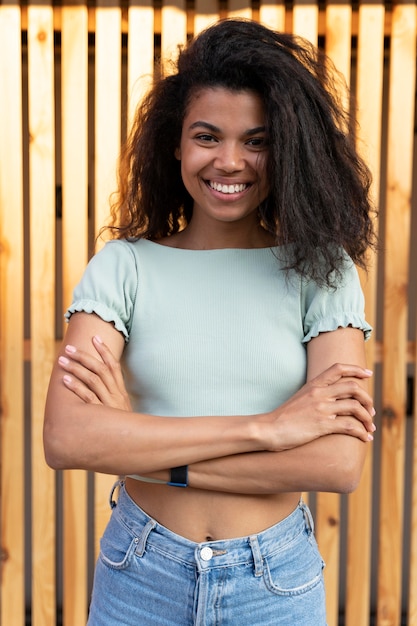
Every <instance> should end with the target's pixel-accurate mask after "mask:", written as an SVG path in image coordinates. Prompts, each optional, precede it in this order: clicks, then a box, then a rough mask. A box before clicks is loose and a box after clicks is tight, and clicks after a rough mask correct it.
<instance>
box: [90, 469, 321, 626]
mask: <svg viewBox="0 0 417 626" xmlns="http://www.w3.org/2000/svg"><path fill="white" fill-rule="evenodd" d="M112 498H113V496H111V497H110V500H111V505H112V507H113V512H112V515H111V519H110V521H109V524H108V526H107V528H106V530H105V532H104V535H103V537H102V540H101V550H100V556H99V558H98V563H97V567H96V571H95V577H94V588H93V596H92V602H91V607H90V616H89V621H88V625H89V626H122V625H123V626H281V625H282V626H283V625H285V626H325V624H326V616H325V597H324V585H323V566H324V564H323V560H322V558H321V556H320V554H319V551H318V548H317V544H316V540H315V538H314V529H313V521H312V517H311V513H310V511H309V509H308V507H307V506H306V505H305V504H304V503H303V502H300V503H299V505H298V506H297V508H296V509H295V510H294V511H293V512H292V513H291V514H290V515H289V516H288V517H286V518H285V519H284V520H282V521H281V522H279V523H278V524H276V525H275V526H272V527H271V528H268V529H267V530H264V531H262V532H260V533H258V534H254V535H251V536H249V537H241V538H238V539H227V540H220V541H209V542H204V543H194V542H193V541H189V540H188V539H185V538H184V537H181V536H179V535H177V534H175V533H173V532H171V531H170V530H168V529H167V528H165V527H164V526H161V525H160V524H159V523H158V522H156V521H155V520H154V519H152V518H151V517H149V516H148V515H147V514H146V513H145V512H144V511H142V510H141V509H140V508H139V507H138V506H137V504H135V502H134V501H133V500H132V499H131V498H130V496H129V495H128V493H127V492H126V489H125V486H124V483H123V481H121V482H120V490H119V497H118V501H117V503H116V502H114V501H113V499H112Z"/></svg>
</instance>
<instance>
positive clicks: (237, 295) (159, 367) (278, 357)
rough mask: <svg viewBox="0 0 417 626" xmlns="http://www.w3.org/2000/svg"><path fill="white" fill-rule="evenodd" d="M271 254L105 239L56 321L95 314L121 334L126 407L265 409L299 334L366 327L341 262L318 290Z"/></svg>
mask: <svg viewBox="0 0 417 626" xmlns="http://www.w3.org/2000/svg"><path fill="white" fill-rule="evenodd" d="M277 251H278V250H277V249H271V248H256V249H235V248H227V249H219V250H183V249H178V248H171V247H168V246H162V245H160V244H157V243H153V242H150V241H147V240H143V239H141V240H139V241H136V242H127V241H112V242H109V243H108V244H106V246H105V247H104V248H103V249H102V250H101V251H100V252H99V253H98V254H97V255H96V256H95V257H94V258H93V259H92V260H91V261H90V263H89V265H88V267H87V269H86V272H85V274H84V276H83V278H82V280H81V282H80V284H79V285H78V286H77V287H76V289H75V291H74V302H73V304H72V305H71V307H70V308H69V311H68V313H67V317H69V316H70V315H71V314H72V313H73V312H75V311H81V310H82V311H86V312H95V313H97V315H99V316H100V317H102V318H103V319H104V320H106V321H111V322H113V323H114V324H115V326H116V328H117V329H118V330H119V331H120V332H122V333H123V334H124V336H125V338H126V341H127V344H126V349H125V352H124V356H123V367H124V371H125V375H126V384H127V388H128V391H129V393H130V394H131V397H132V402H133V405H134V408H135V409H136V410H138V411H139V410H140V411H142V412H145V413H151V414H156V415H167V416H170V415H172V416H190V415H191V416H192V415H233V414H241V415H243V414H252V413H261V412H264V411H268V410H271V409H273V408H275V407H276V406H278V405H279V404H281V403H282V402H283V401H285V400H286V399H287V398H288V397H289V396H291V395H292V394H293V393H294V392H295V391H296V390H297V389H298V388H299V387H300V386H301V385H302V384H303V382H304V380H305V372H306V351H305V343H306V342H307V341H308V340H309V339H310V338H311V337H313V336H315V335H317V334H318V333H319V332H323V331H326V330H334V329H335V328H337V327H338V326H348V325H352V326H354V327H357V328H362V329H363V330H364V331H365V333H366V334H368V333H369V331H370V327H369V325H368V324H366V322H365V320H364V314H363V308H364V307H363V295H362V292H361V289H360V285H359V280H358V276H357V272H356V269H355V268H354V266H353V264H352V263H351V262H348V263H347V265H346V272H345V277H344V280H343V281H342V283H341V284H340V287H339V288H338V289H337V290H336V291H332V290H330V291H329V290H327V289H321V288H318V287H317V285H315V284H314V283H312V282H307V281H303V280H301V279H300V278H299V277H298V276H296V275H294V274H288V273H286V272H285V271H284V270H283V266H282V263H281V262H280V261H279V260H278V258H277Z"/></svg>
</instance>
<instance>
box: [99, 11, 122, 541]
mask: <svg viewBox="0 0 417 626" xmlns="http://www.w3.org/2000/svg"><path fill="white" fill-rule="evenodd" d="M95 60H96V64H95V176H94V181H95V193H94V197H95V227H96V232H98V231H99V229H100V228H101V227H102V226H103V225H104V224H105V222H107V218H108V215H109V199H110V196H111V194H112V193H113V192H114V191H115V190H116V188H117V182H116V166H117V160H118V156H119V153H120V140H121V9H120V6H119V4H118V3H117V2H114V1H113V0H98V1H97V5H96V56H95ZM98 243H99V245H101V244H102V242H100V241H99V242H98ZM113 480H114V479H113V478H112V477H111V476H108V475H103V474H96V475H95V483H94V487H95V506H94V512H95V542H96V553H98V549H99V544H98V541H99V538H100V537H101V535H102V533H103V530H104V527H105V525H106V524H107V521H108V519H109V511H110V509H109V506H108V497H107V496H108V492H109V490H110V487H111V485H112V482H113Z"/></svg>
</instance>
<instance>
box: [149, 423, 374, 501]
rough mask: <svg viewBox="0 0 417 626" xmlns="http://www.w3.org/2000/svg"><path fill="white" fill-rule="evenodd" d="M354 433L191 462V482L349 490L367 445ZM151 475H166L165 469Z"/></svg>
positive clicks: (243, 489)
mask: <svg viewBox="0 0 417 626" xmlns="http://www.w3.org/2000/svg"><path fill="white" fill-rule="evenodd" d="M368 445H370V444H366V443H364V442H361V441H360V440H358V439H357V438H356V437H349V436H347V435H328V436H326V437H322V438H320V439H317V440H315V441H312V442H310V443H308V444H305V445H303V446H300V447H298V448H294V449H292V450H286V451H283V452H255V453H250V454H239V455H235V456H229V457H224V458H218V459H213V460H208V461H204V462H199V463H196V464H193V465H191V466H190V467H189V472H188V478H189V485H190V486H191V487H195V488H198V489H205V490H210V491H223V492H231V493H244V494H276V493H286V492H302V491H331V492H336V493H349V492H351V491H353V490H354V489H355V488H356V486H357V484H358V482H359V479H360V475H361V471H362V467H363V462H364V459H365V454H366V450H367V446H368ZM154 477H158V478H160V479H165V480H167V479H168V474H167V473H164V472H162V473H159V474H155V475H154Z"/></svg>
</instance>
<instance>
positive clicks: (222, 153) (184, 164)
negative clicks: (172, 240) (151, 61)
mask: <svg viewBox="0 0 417 626" xmlns="http://www.w3.org/2000/svg"><path fill="white" fill-rule="evenodd" d="M267 155H268V138H267V135H266V129H265V111H264V106H263V103H262V100H261V98H260V97H259V96H258V95H257V94H256V93H254V92H252V91H240V92H235V91H229V90H228V89H225V88H222V87H216V88H205V89H202V90H201V91H199V92H197V93H196V94H195V96H194V97H193V98H192V99H191V102H190V104H189V106H188V109H187V111H186V115H185V118H184V123H183V127H182V134H181V142H180V147H179V148H178V149H177V150H176V153H175V156H176V157H177V158H178V159H179V160H181V174H182V178H183V181H184V185H185V187H186V189H187V191H188V193H189V194H190V195H191V197H192V198H193V200H194V208H193V221H194V220H195V219H201V218H202V219H203V222H202V223H206V224H207V220H208V221H209V222H211V223H213V221H217V222H223V223H224V222H236V221H240V220H249V221H253V222H254V223H255V222H256V223H257V221H258V217H257V208H258V206H259V204H260V203H261V202H262V201H263V200H264V199H265V198H266V196H267V195H268V181H267V174H266V161H267Z"/></svg>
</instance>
